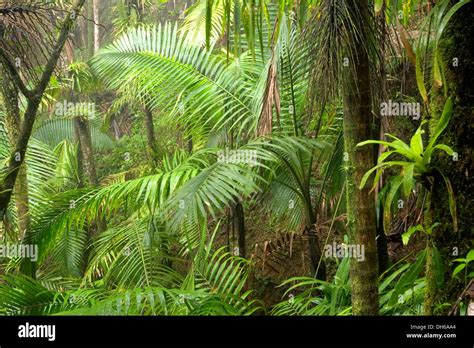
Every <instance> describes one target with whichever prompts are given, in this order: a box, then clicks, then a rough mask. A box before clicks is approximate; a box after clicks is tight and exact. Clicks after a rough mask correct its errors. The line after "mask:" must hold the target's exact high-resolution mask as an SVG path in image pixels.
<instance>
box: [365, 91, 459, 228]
mask: <svg viewBox="0 0 474 348" xmlns="http://www.w3.org/2000/svg"><path fill="white" fill-rule="evenodd" d="M452 110H453V102H452V100H451V98H449V99H448V100H447V101H446V103H445V105H444V109H443V113H442V115H441V118H440V120H439V122H438V124H437V126H436V129H435V130H434V133H433V134H432V135H431V137H430V141H429V142H428V145H427V146H426V148H424V146H423V139H422V135H423V133H424V130H423V125H424V124H425V123H426V122H425V121H423V122H422V123H421V125H420V127H418V129H417V130H416V132H415V134H414V135H413V136H412V137H411V140H410V144H409V145H408V144H406V143H405V142H403V141H402V140H400V139H399V138H397V137H396V136H394V135H391V134H386V135H387V136H388V137H390V138H392V139H394V140H393V141H392V142H388V141H382V140H367V141H363V142H361V143H359V144H357V146H364V145H368V144H380V145H384V146H386V147H387V148H388V149H389V151H386V152H384V153H382V154H381V155H380V156H379V158H378V161H377V162H378V164H377V165H376V166H374V167H373V168H371V169H369V170H368V171H367V172H366V173H365V174H364V176H363V177H362V180H361V182H360V185H359V188H363V187H364V186H365V184H366V182H367V180H368V179H369V177H370V175H371V174H372V173H374V172H375V177H374V181H373V185H372V190H373V189H375V187H376V186H377V184H378V181H379V178H380V176H381V175H382V173H383V172H384V170H385V169H388V168H390V167H400V171H399V172H398V173H397V174H396V175H393V176H391V177H390V178H389V180H388V183H387V184H386V185H387V186H386V187H389V189H388V190H387V194H386V197H385V205H384V208H385V218H386V220H388V221H390V208H391V205H392V201H393V199H394V197H395V194H396V193H397V192H398V191H399V190H400V191H402V192H403V194H404V195H405V196H406V197H408V196H409V195H410V194H411V192H412V191H413V190H414V189H415V187H416V184H417V183H421V184H423V185H424V186H426V187H427V188H428V189H429V190H431V185H432V182H430V179H429V177H430V176H432V175H434V174H435V173H437V174H439V175H440V176H441V177H442V179H443V181H444V183H445V186H446V189H447V191H448V197H449V208H450V212H451V216H452V218H453V225H454V230H455V231H456V230H457V216H456V202H455V197H454V192H453V189H452V186H451V182H450V181H449V179H448V178H447V177H446V176H445V175H444V174H443V173H442V172H441V171H440V170H439V168H437V167H436V166H433V165H432V163H431V162H432V158H433V152H434V151H435V150H441V151H444V152H445V153H447V154H448V155H449V156H452V155H453V154H454V150H453V149H451V148H450V147H449V146H447V145H445V144H437V140H438V138H439V136H440V135H441V133H442V132H443V131H444V129H445V128H446V126H447V125H448V122H449V120H450V118H451V115H452ZM393 155H398V156H399V157H401V158H402V159H404V160H401V161H400V160H398V161H388V160H387V159H388V157H390V156H393Z"/></svg>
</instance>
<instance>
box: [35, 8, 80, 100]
mask: <svg viewBox="0 0 474 348" xmlns="http://www.w3.org/2000/svg"><path fill="white" fill-rule="evenodd" d="M84 2H85V0H78V1H77V3H76V6H74V8H73V9H72V12H71V14H70V15H68V16H67V17H66V20H65V21H64V23H63V25H62V27H61V32H60V34H59V40H58V42H57V44H56V45H55V46H54V48H53V52H52V54H51V56H50V57H49V59H48V62H47V63H46V67H45V69H44V71H43V74H42V75H41V79H40V82H39V83H38V86H36V88H35V90H34V91H33V94H35V97H38V96H41V95H43V93H44V91H45V89H46V87H47V86H48V83H49V80H50V78H51V75H52V74H53V71H54V68H55V67H56V64H57V61H58V59H59V57H60V55H61V51H62V49H63V47H64V44H65V43H66V40H67V38H68V35H69V30H70V29H71V26H72V24H73V22H74V20H75V19H76V18H77V16H78V15H79V13H80V11H81V8H82V6H83V5H84Z"/></svg>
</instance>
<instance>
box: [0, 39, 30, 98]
mask: <svg viewBox="0 0 474 348" xmlns="http://www.w3.org/2000/svg"><path fill="white" fill-rule="evenodd" d="M0 58H1V61H2V63H3V66H4V67H5V68H6V69H7V70H8V72H9V73H10V75H11V77H12V79H13V82H14V83H15V84H16V85H17V87H18V89H19V90H20V91H21V93H23V95H24V96H25V97H27V98H28V99H30V98H32V97H33V92H32V91H30V90H29V89H28V88H27V87H26V85H25V84H24V83H23V80H22V79H21V77H20V74H18V71H17V70H16V68H15V65H14V64H13V62H12V61H11V59H10V58H9V57H8V54H7V52H6V51H5V50H4V49H3V48H1V47H0Z"/></svg>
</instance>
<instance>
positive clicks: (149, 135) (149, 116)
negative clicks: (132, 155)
mask: <svg viewBox="0 0 474 348" xmlns="http://www.w3.org/2000/svg"><path fill="white" fill-rule="evenodd" d="M144 111H145V112H144V114H145V129H146V139H147V143H148V152H149V154H150V157H151V159H152V162H153V166H154V167H156V165H157V164H158V145H157V144H156V139H155V127H154V125H153V113H152V111H151V109H150V107H149V106H147V105H146V106H145V108H144Z"/></svg>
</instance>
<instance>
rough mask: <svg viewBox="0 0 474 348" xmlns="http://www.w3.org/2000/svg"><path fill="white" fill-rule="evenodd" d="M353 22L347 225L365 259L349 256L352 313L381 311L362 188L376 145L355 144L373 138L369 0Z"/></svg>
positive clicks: (347, 97) (358, 3)
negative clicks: (360, 187)
mask: <svg viewBox="0 0 474 348" xmlns="http://www.w3.org/2000/svg"><path fill="white" fill-rule="evenodd" d="M348 6H349V7H350V9H349V11H350V15H351V16H353V18H352V24H351V26H354V30H351V31H349V32H348V33H347V35H348V40H349V42H348V44H349V45H350V47H351V49H350V50H349V49H348V52H350V53H351V55H349V53H348V57H347V58H348V60H349V66H348V67H347V70H346V76H345V77H344V80H345V81H344V82H345V85H344V87H343V93H344V142H345V151H346V153H347V158H348V161H347V162H346V170H347V173H346V178H347V179H346V180H347V226H348V230H349V234H350V237H351V240H352V243H356V244H357V245H360V246H363V247H364V251H365V259H364V261H358V260H357V259H355V258H354V259H352V260H351V271H350V279H351V287H352V312H353V314H354V315H377V314H378V307H379V304H378V286H377V278H378V271H377V269H378V267H377V243H376V214H375V212H376V211H375V198H374V196H373V194H371V193H369V190H370V188H369V187H366V188H364V189H362V190H359V188H358V186H359V183H360V181H361V179H362V176H363V175H364V173H365V172H366V171H367V170H369V169H370V168H372V167H373V166H374V165H375V162H374V156H373V149H372V148H371V147H369V146H363V147H356V144H357V143H359V142H361V141H363V140H367V139H371V138H372V134H373V132H372V110H371V109H372V108H371V105H372V92H371V83H370V66H369V57H368V53H367V48H368V39H367V31H368V30H369V8H368V2H367V0H350V1H348Z"/></svg>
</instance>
